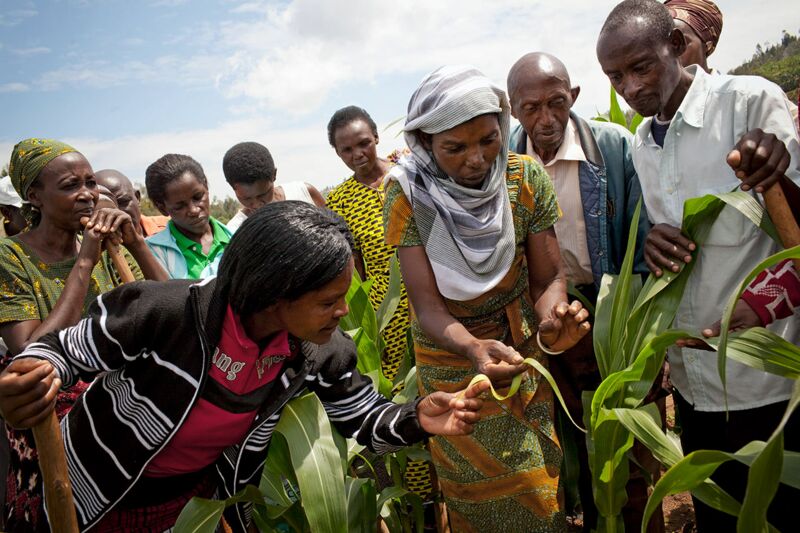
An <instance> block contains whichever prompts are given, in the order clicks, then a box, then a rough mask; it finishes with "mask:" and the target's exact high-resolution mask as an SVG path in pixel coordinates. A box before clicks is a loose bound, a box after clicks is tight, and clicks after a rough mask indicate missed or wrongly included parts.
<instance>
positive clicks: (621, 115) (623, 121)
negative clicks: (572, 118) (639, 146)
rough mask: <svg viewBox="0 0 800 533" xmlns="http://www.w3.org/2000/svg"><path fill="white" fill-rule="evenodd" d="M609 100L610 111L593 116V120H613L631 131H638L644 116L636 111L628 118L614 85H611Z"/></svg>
mask: <svg viewBox="0 0 800 533" xmlns="http://www.w3.org/2000/svg"><path fill="white" fill-rule="evenodd" d="M609 100H610V106H609V108H608V113H605V114H599V115H598V116H596V117H594V118H592V120H597V121H600V122H613V123H614V124H619V125H620V126H622V127H623V128H625V129H626V130H628V131H630V132H631V133H636V128H638V127H639V124H641V123H642V120H644V117H643V116H642V115H640V114H639V113H634V114H633V115H631V118H630V120H628V117H627V116H626V115H625V112H624V111H623V110H622V107H620V105H619V100H618V99H617V92H616V91H615V90H614V88H613V87H611V96H610V99H609Z"/></svg>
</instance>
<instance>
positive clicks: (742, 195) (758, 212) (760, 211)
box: [717, 187, 781, 244]
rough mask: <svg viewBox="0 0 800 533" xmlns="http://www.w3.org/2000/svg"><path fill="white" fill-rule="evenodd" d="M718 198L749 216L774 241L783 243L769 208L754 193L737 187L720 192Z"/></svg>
mask: <svg viewBox="0 0 800 533" xmlns="http://www.w3.org/2000/svg"><path fill="white" fill-rule="evenodd" d="M717 198H719V199H720V200H722V201H723V202H725V203H726V204H728V205H729V206H731V207H733V208H734V209H736V210H737V211H739V213H741V214H742V215H744V216H745V217H747V218H748V220H750V222H752V223H753V224H754V225H756V226H758V227H759V228H761V231H763V232H764V233H766V234H767V235H769V236H770V237H771V238H772V240H773V241H775V242H776V243H778V244H780V243H781V238H780V236H779V235H778V230H777V229H776V228H775V224H773V223H772V219H771V218H769V214H768V213H767V210H766V209H764V206H763V205H761V204H760V203H759V202H758V200H756V198H755V197H754V196H753V195H751V194H748V193H746V192H744V191H741V190H739V188H738V187H737V188H735V189H734V190H732V191H731V192H729V193H724V194H718V195H717Z"/></svg>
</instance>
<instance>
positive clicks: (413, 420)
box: [307, 330, 428, 453]
mask: <svg viewBox="0 0 800 533" xmlns="http://www.w3.org/2000/svg"><path fill="white" fill-rule="evenodd" d="M317 349H318V350H319V351H318V354H317V355H318V357H319V361H320V365H319V366H318V367H317V373H316V374H312V375H310V376H308V378H307V379H308V380H309V384H308V388H309V390H311V391H313V392H314V393H316V394H317V396H318V397H319V398H320V400H321V401H322V405H323V406H324V407H325V411H326V413H327V414H328V418H330V420H331V422H332V423H333V424H334V425H335V426H336V429H338V430H339V432H340V433H341V434H342V435H344V436H345V437H349V438H355V439H356V440H357V441H358V442H359V443H360V444H363V445H364V446H367V447H368V448H369V449H370V450H372V451H374V452H376V453H388V452H391V451H394V450H396V449H399V448H402V447H404V446H408V445H410V444H413V443H414V442H418V441H420V440H422V439H424V438H426V437H427V436H428V433H427V432H425V431H424V430H423V429H422V428H421V427H420V425H419V420H418V418H417V404H418V403H419V400H415V401H412V402H408V403H405V404H395V403H392V402H391V401H389V400H387V399H386V398H384V397H383V396H381V395H380V394H379V393H378V392H377V391H376V390H375V388H374V387H373V386H372V381H371V380H370V379H369V378H368V377H366V376H363V375H362V374H361V373H359V371H358V369H357V368H356V357H357V354H356V346H355V344H354V343H353V341H352V340H351V339H350V337H348V336H347V335H346V334H345V333H344V332H342V331H341V330H337V331H336V332H334V334H333V336H332V337H331V340H330V342H328V343H327V344H324V345H321V346H318V347H317Z"/></svg>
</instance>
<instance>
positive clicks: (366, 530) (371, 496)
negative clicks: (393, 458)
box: [344, 477, 378, 533]
mask: <svg viewBox="0 0 800 533" xmlns="http://www.w3.org/2000/svg"><path fill="white" fill-rule="evenodd" d="M344 490H345V497H346V498H347V517H348V531H351V532H355V533H373V532H374V531H375V524H376V523H377V520H378V507H377V505H376V500H377V497H378V494H377V491H376V490H375V482H374V481H372V480H371V479H359V478H352V477H348V478H346V479H345V484H344Z"/></svg>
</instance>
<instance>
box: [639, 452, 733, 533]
mask: <svg viewBox="0 0 800 533" xmlns="http://www.w3.org/2000/svg"><path fill="white" fill-rule="evenodd" d="M728 455H729V454H726V453H724V452H718V451H706V450H699V451H696V452H692V453H690V454H689V455H687V456H686V457H684V458H683V459H681V460H680V461H678V462H677V463H675V465H673V466H672V467H671V468H670V469H669V470H667V471H666V472H665V473H664V475H663V476H661V479H659V480H658V483H656V486H655V487H654V488H653V493H652V494H651V495H650V498H649V499H648V500H647V505H646V506H645V510H644V519H643V520H642V531H643V532H644V531H646V527H645V524H647V523H649V522H650V517H651V516H652V514H653V512H655V510H656V509H658V506H659V504H660V503H661V501H662V500H663V499H664V498H666V497H667V496H669V495H670V494H677V493H679V492H685V491H687V490H691V491H692V493H693V494H695V496H697V497H698V498H701V500H702V501H703V502H705V503H706V504H708V505H711V506H712V507H714V508H715V509H717V510H719V511H722V512H725V513H728V514H730V515H733V516H738V514H739V509H740V507H741V505H740V504H739V502H737V501H736V500H735V499H734V498H732V497H731V496H730V495H729V494H728V493H726V492H725V491H723V490H722V489H721V488H719V486H717V485H716V484H715V483H714V482H713V481H711V480H709V479H708V478H709V477H710V476H711V474H713V473H714V471H715V470H716V469H717V467H719V465H721V464H722V463H724V462H725V461H727V460H729V459H730V458H729V457H728ZM703 484H708V485H709V486H713V487H716V488H715V489H710V490H706V491H700V492H699V493H698V492H697V491H695V488H696V487H698V486H701V485H703ZM701 494H702V497H701Z"/></svg>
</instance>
